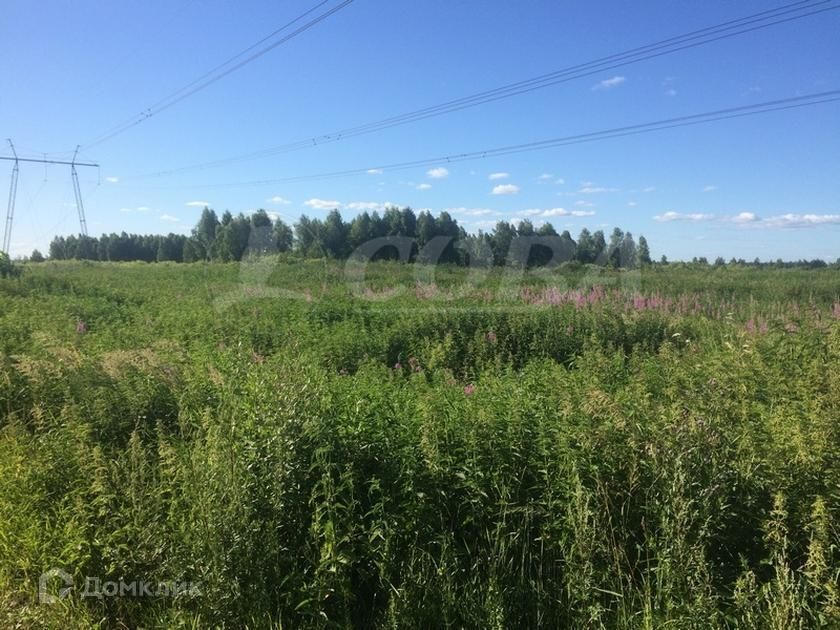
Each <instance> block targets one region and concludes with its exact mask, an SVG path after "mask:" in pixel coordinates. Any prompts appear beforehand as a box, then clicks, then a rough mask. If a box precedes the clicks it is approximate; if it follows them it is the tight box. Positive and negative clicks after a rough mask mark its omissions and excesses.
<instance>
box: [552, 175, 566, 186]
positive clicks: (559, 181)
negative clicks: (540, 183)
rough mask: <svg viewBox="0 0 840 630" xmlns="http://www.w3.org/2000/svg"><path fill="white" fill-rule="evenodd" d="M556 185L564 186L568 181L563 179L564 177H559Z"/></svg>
mask: <svg viewBox="0 0 840 630" xmlns="http://www.w3.org/2000/svg"><path fill="white" fill-rule="evenodd" d="M554 183H555V184H558V185H561V186H562V185H563V184H565V183H566V180H565V179H563V178H562V177H558V178H557V180H556V181H555V182H554Z"/></svg>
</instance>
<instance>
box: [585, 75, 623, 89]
mask: <svg viewBox="0 0 840 630" xmlns="http://www.w3.org/2000/svg"><path fill="white" fill-rule="evenodd" d="M625 81H626V79H625V78H624V77H620V76H614V77H611V78H609V79H604V80H603V81H601V82H599V83H598V84H596V85H594V86H593V87H592V89H593V90H609V89H610V88H614V87H616V86H618V85H621V84H622V83H624V82H625Z"/></svg>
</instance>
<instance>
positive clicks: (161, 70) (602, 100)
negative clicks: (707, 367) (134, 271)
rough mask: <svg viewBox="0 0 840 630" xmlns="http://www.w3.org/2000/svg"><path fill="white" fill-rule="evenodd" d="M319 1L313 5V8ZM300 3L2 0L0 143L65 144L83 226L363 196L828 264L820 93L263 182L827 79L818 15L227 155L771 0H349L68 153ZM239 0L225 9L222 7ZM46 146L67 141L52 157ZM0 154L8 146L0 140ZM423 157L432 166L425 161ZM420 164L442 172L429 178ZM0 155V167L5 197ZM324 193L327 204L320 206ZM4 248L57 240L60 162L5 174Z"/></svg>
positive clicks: (66, 220)
mask: <svg viewBox="0 0 840 630" xmlns="http://www.w3.org/2000/svg"><path fill="white" fill-rule="evenodd" d="M337 3H338V0H333V2H332V4H331V5H327V6H332V5H335V4H337ZM314 4H315V2H314V0H307V1H306V2H304V1H302V0H287V1H285V2H276V1H260V0H253V1H250V2H247V3H233V2H218V1H213V0H211V1H204V0H192V1H188V0H185V1H182V2H163V1H160V0H150V1H148V2H144V3H117V2H110V3H105V2H101V1H97V2H93V1H89V0H75V1H73V2H71V1H69V0H62V1H54V0H46V1H44V2H39V3H33V2H30V1H29V0H10V1H9V2H6V3H4V17H3V20H2V21H0V58H2V59H3V60H4V64H3V65H4V69H3V72H2V73H0V94H2V97H0V135H1V136H2V138H5V137H10V138H12V139H13V140H14V142H15V144H16V146H17V148H18V152H19V153H20V154H21V155H27V156H32V157H39V156H40V155H41V154H43V153H45V152H46V153H48V154H50V155H51V157H56V158H60V159H61V158H65V159H66V158H67V157H69V156H70V155H72V150H73V149H74V148H75V146H76V145H77V144H82V145H83V148H82V156H83V157H84V158H86V159H90V160H95V161H97V162H99V163H100V164H101V165H102V167H101V171H100V173H98V174H97V172H96V169H80V177H81V180H82V192H83V196H84V202H85V208H86V211H87V219H88V226H89V232H90V233H91V234H95V235H98V234H100V233H102V232H112V231H117V232H119V231H123V230H125V231H128V232H141V233H165V232H169V231H175V232H187V231H188V230H189V229H190V228H191V227H192V226H193V224H194V223H195V221H196V219H197V217H198V215H199V214H200V211H201V207H202V206H203V204H204V203H205V202H206V203H208V204H209V205H210V206H211V207H213V208H215V209H216V210H217V211H220V212H221V211H223V210H225V209H229V210H231V211H232V212H234V213H236V212H240V211H242V212H246V213H247V212H250V211H252V210H254V209H256V208H260V207H262V208H265V209H267V210H269V211H270V212H274V213H276V214H277V215H278V216H280V217H282V218H283V219H285V220H287V221H290V222H291V221H293V220H294V219H296V218H297V216H299V215H300V214H301V213H307V214H309V215H310V216H324V215H325V214H326V212H327V211H328V209H329V208H331V207H333V206H334V205H336V204H340V206H339V207H340V209H341V211H342V214H343V216H344V217H345V218H346V219H347V218H350V217H352V216H353V215H354V214H356V213H357V212H359V211H360V209H373V208H377V207H382V206H383V205H385V204H388V203H392V204H399V205H410V206H411V207H413V208H415V209H418V210H419V209H424V208H429V209H431V210H432V211H434V212H439V211H441V210H444V209H448V210H449V211H450V212H452V214H453V215H454V216H455V217H456V218H457V219H458V220H459V222H461V223H462V224H463V225H465V227H466V228H467V229H468V230H470V231H475V230H478V229H479V228H483V229H489V228H490V227H491V226H492V224H494V223H495V222H496V221H497V220H519V219H522V218H524V217H528V218H530V219H531V220H533V221H534V222H535V223H537V222H539V221H542V220H549V221H551V222H552V223H553V224H554V225H555V227H557V228H558V229H569V230H570V231H571V232H572V234H573V236H576V235H577V233H578V231H579V230H580V229H581V228H582V227H589V228H590V229H593V230H594V229H604V230H611V229H612V228H613V227H614V226H616V225H618V226H620V227H622V228H623V229H625V230H629V231H631V232H633V233H634V234H635V235H637V236H638V235H639V234H644V235H645V236H646V237H647V238H648V241H649V242H650V244H651V250H652V254H653V255H654V256H655V257H657V258H658V257H659V256H660V255H662V254H665V255H667V256H668V257H669V258H671V259H681V258H682V259H686V258H691V257H693V256H707V257H709V258H714V257H716V256H718V255H721V256H724V257H726V258H727V259H728V258H730V257H732V256H735V257H744V258H748V259H752V258H754V257H756V256H758V257H760V258H762V259H769V258H777V257H782V258H785V259H797V258H813V257H822V258H825V259H829V260H832V259H834V258H835V257H836V256H840V177H838V173H840V142H838V139H840V103H838V102H834V103H828V104H823V105H817V106H815V107H808V108H802V109H798V110H789V111H782V112H773V113H769V114H765V115H761V116H755V117H749V118H740V119H735V120H728V121H720V122H714V123H710V124H708V125H700V126H693V127H684V128H678V129H671V130H665V131H660V132H656V133H651V134H645V135H638V136H631V137H624V138H617V139H610V140H604V141H600V142H594V143H589V144H578V145H572V146H566V147H559V148H554V149H550V150H545V151H537V152H529V153H521V154H517V155H508V156H502V157H497V158H491V159H485V160H475V161H468V162H459V163H452V164H447V163H445V162H444V161H441V163H440V164H437V165H432V166H424V167H422V168H416V169H407V170H400V171H388V170H385V171H384V172H382V173H363V174H360V175H354V176H350V177H344V178H335V179H321V180H315V181H306V182H298V183H286V184H279V183H277V184H265V185H233V186H219V184H228V183H230V184H236V183H241V182H251V181H256V180H266V179H281V178H284V177H290V176H296V175H308V174H317V173H325V172H330V171H336V170H344V169H359V168H367V167H368V166H374V165H378V164H388V163H394V162H401V161H405V160H414V159H423V158H429V157H435V156H443V155H449V154H455V153H461V152H467V151H475V150H481V149H485V148H493V147H497V146H503V145H508V144H515V143H521V142H530V141H534V140H541V139H545V138H552V137H558V136H566V135H571V134H577V133H586V132H589V131H598V130H603V129H608V128H613V127H620V126H622V125H629V124H635V123H643V122H648V121H654V120H659V119H664V118H670V117H675V116H681V115H685V114H692V113H697V112H705V111H710V110H717V109H722V108H727V107H735V106H739V105H747V104H750V103H757V102H762V101H769V100H773V99H781V98H787V97H791V96H797V95H802V94H809V93H813V92H821V91H827V90H834V89H840V64H838V61H840V38H838V37H837V36H836V33H837V32H840V11H830V12H826V13H822V14H820V15H819V16H814V17H807V18H804V19H802V20H797V21H794V22H790V23H787V24H782V25H778V26H774V27H771V28H768V29H764V30H761V31H757V32H753V33H748V34H745V35H742V36H739V37H735V38H732V39H729V40H723V41H719V42H715V43H712V44H709V45H705V46H701V47H698V48H695V49H690V50H684V51H680V52H676V53H674V54H671V55H665V56H662V57H659V58H657V59H651V60H647V61H642V62H640V63H637V64H632V65H628V66H626V67H623V68H620V69H615V70H608V71H605V72H603V73H601V74H597V75H593V76H590V77H585V78H581V79H576V80H573V81H570V82H567V83H563V84H560V85H555V86H552V87H548V88H546V89H542V90H536V91H533V92H531V93H528V94H524V95H520V96H516V97H513V98H510V99H504V100H499V101H496V102H494V103H489V104H485V105H482V106H479V107H475V108H471V109H466V110H462V111H459V112H455V113H452V114H448V115H445V116H441V117H436V118H430V119H427V120H423V121H419V122H416V123H413V124H410V125H404V126H399V127H395V128H392V129H387V130H384V131H380V132H377V133H374V134H369V135H365V136H361V137H358V138H350V139H346V140H343V141H341V142H335V143H332V144H326V145H322V146H317V147H313V148H309V149H305V150H301V151H296V152H291V153H285V154H280V155H275V156H272V157H270V158H268V159H260V160H250V161H240V162H237V163H233V164H229V165H226V166H225V167H223V168H212V169H204V170H194V171H189V172H183V173H180V174H178V175H175V176H168V177H138V176H141V175H147V174H150V173H156V172H159V171H163V170H167V169H173V168H179V167H182V166H187V165H193V164H196V163H201V162H206V161H210V160H215V159H220V158H226V157H230V156H236V155H240V154H245V153H249V152H252V151H256V150H260V149H264V148H268V147H272V146H276V145H281V144H285V143H288V142H293V141H296V140H301V139H306V138H309V137H312V136H318V135H321V134H324V133H329V132H331V131H334V130H338V129H342V128H346V127H352V126H354V125H358V124H364V123H367V122H371V121H376V120H379V119H381V118H385V117H388V116H392V115H396V114H401V113H404V112H408V111H412V110H415V109H418V108H421V107H424V106H427V105H434V104H437V103H440V102H443V101H446V100H450V99H453V98H458V97H461V96H467V95H470V94H472V93H475V92H479V91H483V90H486V89H492V88H494V87H497V86H501V85H505V84H508V83H512V82H515V81H519V80H522V79H527V78H531V77H533V76H536V75H540V74H544V73H547V72H551V71H554V70H558V69H562V68H565V67H567V66H570V65H574V64H578V63H584V62H588V61H591V60H593V59H596V58H598V57H602V56H605V55H608V54H612V53H615V52H620V51H623V50H625V49H629V48H633V47H635V46H640V45H645V44H649V43H652V42H655V41H657V40H660V39H663V38H666V37H670V36H674V35H680V34H682V33H685V32H688V31H692V30H695V29H698V28H702V27H705V26H711V25H714V24H717V23H720V22H724V21H726V20H730V19H735V18H739V17H742V16H745V15H749V14H751V13H756V12H758V11H762V10H765V9H768V8H773V7H776V6H780V5H782V4H785V3H784V1H779V2H777V3H768V2H753V1H743V2H738V3H733V2H723V1H718V0H704V1H703V2H679V3H676V2H665V1H660V0H651V1H649V2H644V3H631V2H626V1H625V2H618V1H604V2H578V1H575V2H564V3H560V2H548V1H536V0H524V1H522V2H501V1H496V0H481V1H479V0H471V1H466V0H465V1H458V0H421V1H416V2H409V1H401V2H394V1H392V2H385V1H383V0H355V1H354V2H353V3H352V4H350V5H349V6H348V7H346V8H345V9H343V10H341V11H339V12H337V13H336V14H335V15H333V16H332V17H330V18H328V19H327V20H325V21H324V22H323V23H321V24H319V25H318V26H316V27H314V28H312V29H311V30H309V31H307V32H306V33H303V34H302V35H300V36H299V37H297V38H295V39H293V40H292V41H290V42H289V43H287V44H285V45H282V46H279V47H278V48H276V49H274V50H272V51H271V52H269V53H268V54H266V55H264V56H262V57H260V58H259V59H257V60H255V61H254V62H252V63H250V64H248V65H246V66H244V67H243V68H241V69H239V70H237V71H236V72H234V73H232V74H230V75H229V76H227V77H225V78H223V79H221V80H220V81H218V82H216V83H214V84H213V85H211V86H209V87H208V88H207V89H205V90H203V91H201V92H198V93H197V94H195V95H193V96H191V97H189V98H187V99H185V100H183V101H182V102H180V103H178V104H176V105H174V106H173V107H171V108H169V109H167V110H165V111H162V112H160V113H159V114H157V115H155V116H153V117H151V118H149V119H148V120H146V121H145V122H143V123H142V124H139V125H137V126H135V127H133V128H131V129H130V130H128V131H126V132H125V133H122V134H120V135H118V136H116V137H114V138H112V139H110V140H108V141H107V142H104V143H102V144H100V145H98V146H95V147H92V148H90V149H89V150H88V149H86V148H85V146H84V145H85V144H89V143H90V142H91V140H93V139H94V138H96V137H98V136H99V135H100V134H102V133H103V132H104V131H106V130H108V129H110V128H111V127H113V126H115V125H117V124H119V123H121V122H122V121H124V120H125V119H127V118H130V117H131V116H133V115H134V114H136V113H137V112H140V111H142V110H144V109H145V108H147V107H149V106H151V105H153V104H154V103H156V102H157V101H159V100H160V99H161V98H163V97H165V96H167V95H169V94H170V93H172V92H174V91H175V90H178V89H179V88H181V87H183V86H184V85H185V84H187V83H190V82H191V81H193V80H194V79H195V78H197V77H198V76H200V75H202V74H203V73H205V72H206V71H208V70H210V69H211V68H213V67H215V66H216V65H218V64H219V63H221V62H223V61H224V60H226V59H227V58H229V57H231V56H232V55H234V54H235V53H237V52H239V51H240V50H242V49H244V48H246V47H248V46H250V45H251V44H253V43H254V42H256V41H257V40H259V39H261V38H262V37H264V36H266V35H268V34H269V33H270V32H271V31H273V30H274V29H275V28H277V27H278V26H280V25H282V24H283V23H285V22H286V21H288V20H289V19H290V18H292V17H295V16H297V15H298V14H300V13H302V12H303V11H305V10H306V9H308V8H310V7H311V6H313V5H314ZM243 7H245V8H243ZM68 151H69V153H67V152H68ZM0 155H9V151H7V150H6V147H3V149H2V150H0ZM435 169H438V170H435ZM440 169H443V170H440ZM10 171H11V163H8V162H0V173H2V180H0V181H2V182H3V185H2V188H0V194H2V197H3V199H4V200H5V198H6V194H7V186H8V181H9V180H8V174H9V173H10ZM327 202H329V203H327ZM15 215H16V221H15V225H14V230H13V234H12V248H11V249H12V253H13V254H28V253H29V252H31V250H32V249H33V248H34V247H38V248H40V249H42V251H43V250H45V249H46V248H47V246H48V243H49V241H50V239H51V238H52V237H53V236H54V235H55V234H69V233H74V232H76V231H78V224H77V220H76V210H75V207H74V204H73V190H72V186H71V180H70V173H69V169H68V168H67V167H60V166H51V167H48V168H44V167H43V166H42V165H22V166H21V175H20V184H19V189H18V196H17V207H16V213H15Z"/></svg>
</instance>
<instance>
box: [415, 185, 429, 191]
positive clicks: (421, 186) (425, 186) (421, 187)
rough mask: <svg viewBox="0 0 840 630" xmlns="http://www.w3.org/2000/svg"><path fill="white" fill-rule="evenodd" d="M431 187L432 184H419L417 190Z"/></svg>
mask: <svg viewBox="0 0 840 630" xmlns="http://www.w3.org/2000/svg"><path fill="white" fill-rule="evenodd" d="M431 187H432V185H431V184H418V185H417V190H429V188H431Z"/></svg>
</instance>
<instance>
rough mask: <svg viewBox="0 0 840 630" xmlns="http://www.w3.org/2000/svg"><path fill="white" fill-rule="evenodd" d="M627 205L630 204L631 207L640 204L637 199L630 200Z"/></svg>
mask: <svg viewBox="0 0 840 630" xmlns="http://www.w3.org/2000/svg"><path fill="white" fill-rule="evenodd" d="M627 205H628V206H630V207H631V208H634V207H635V206H637V205H639V204H637V203H636V202H635V201H628V202H627Z"/></svg>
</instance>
